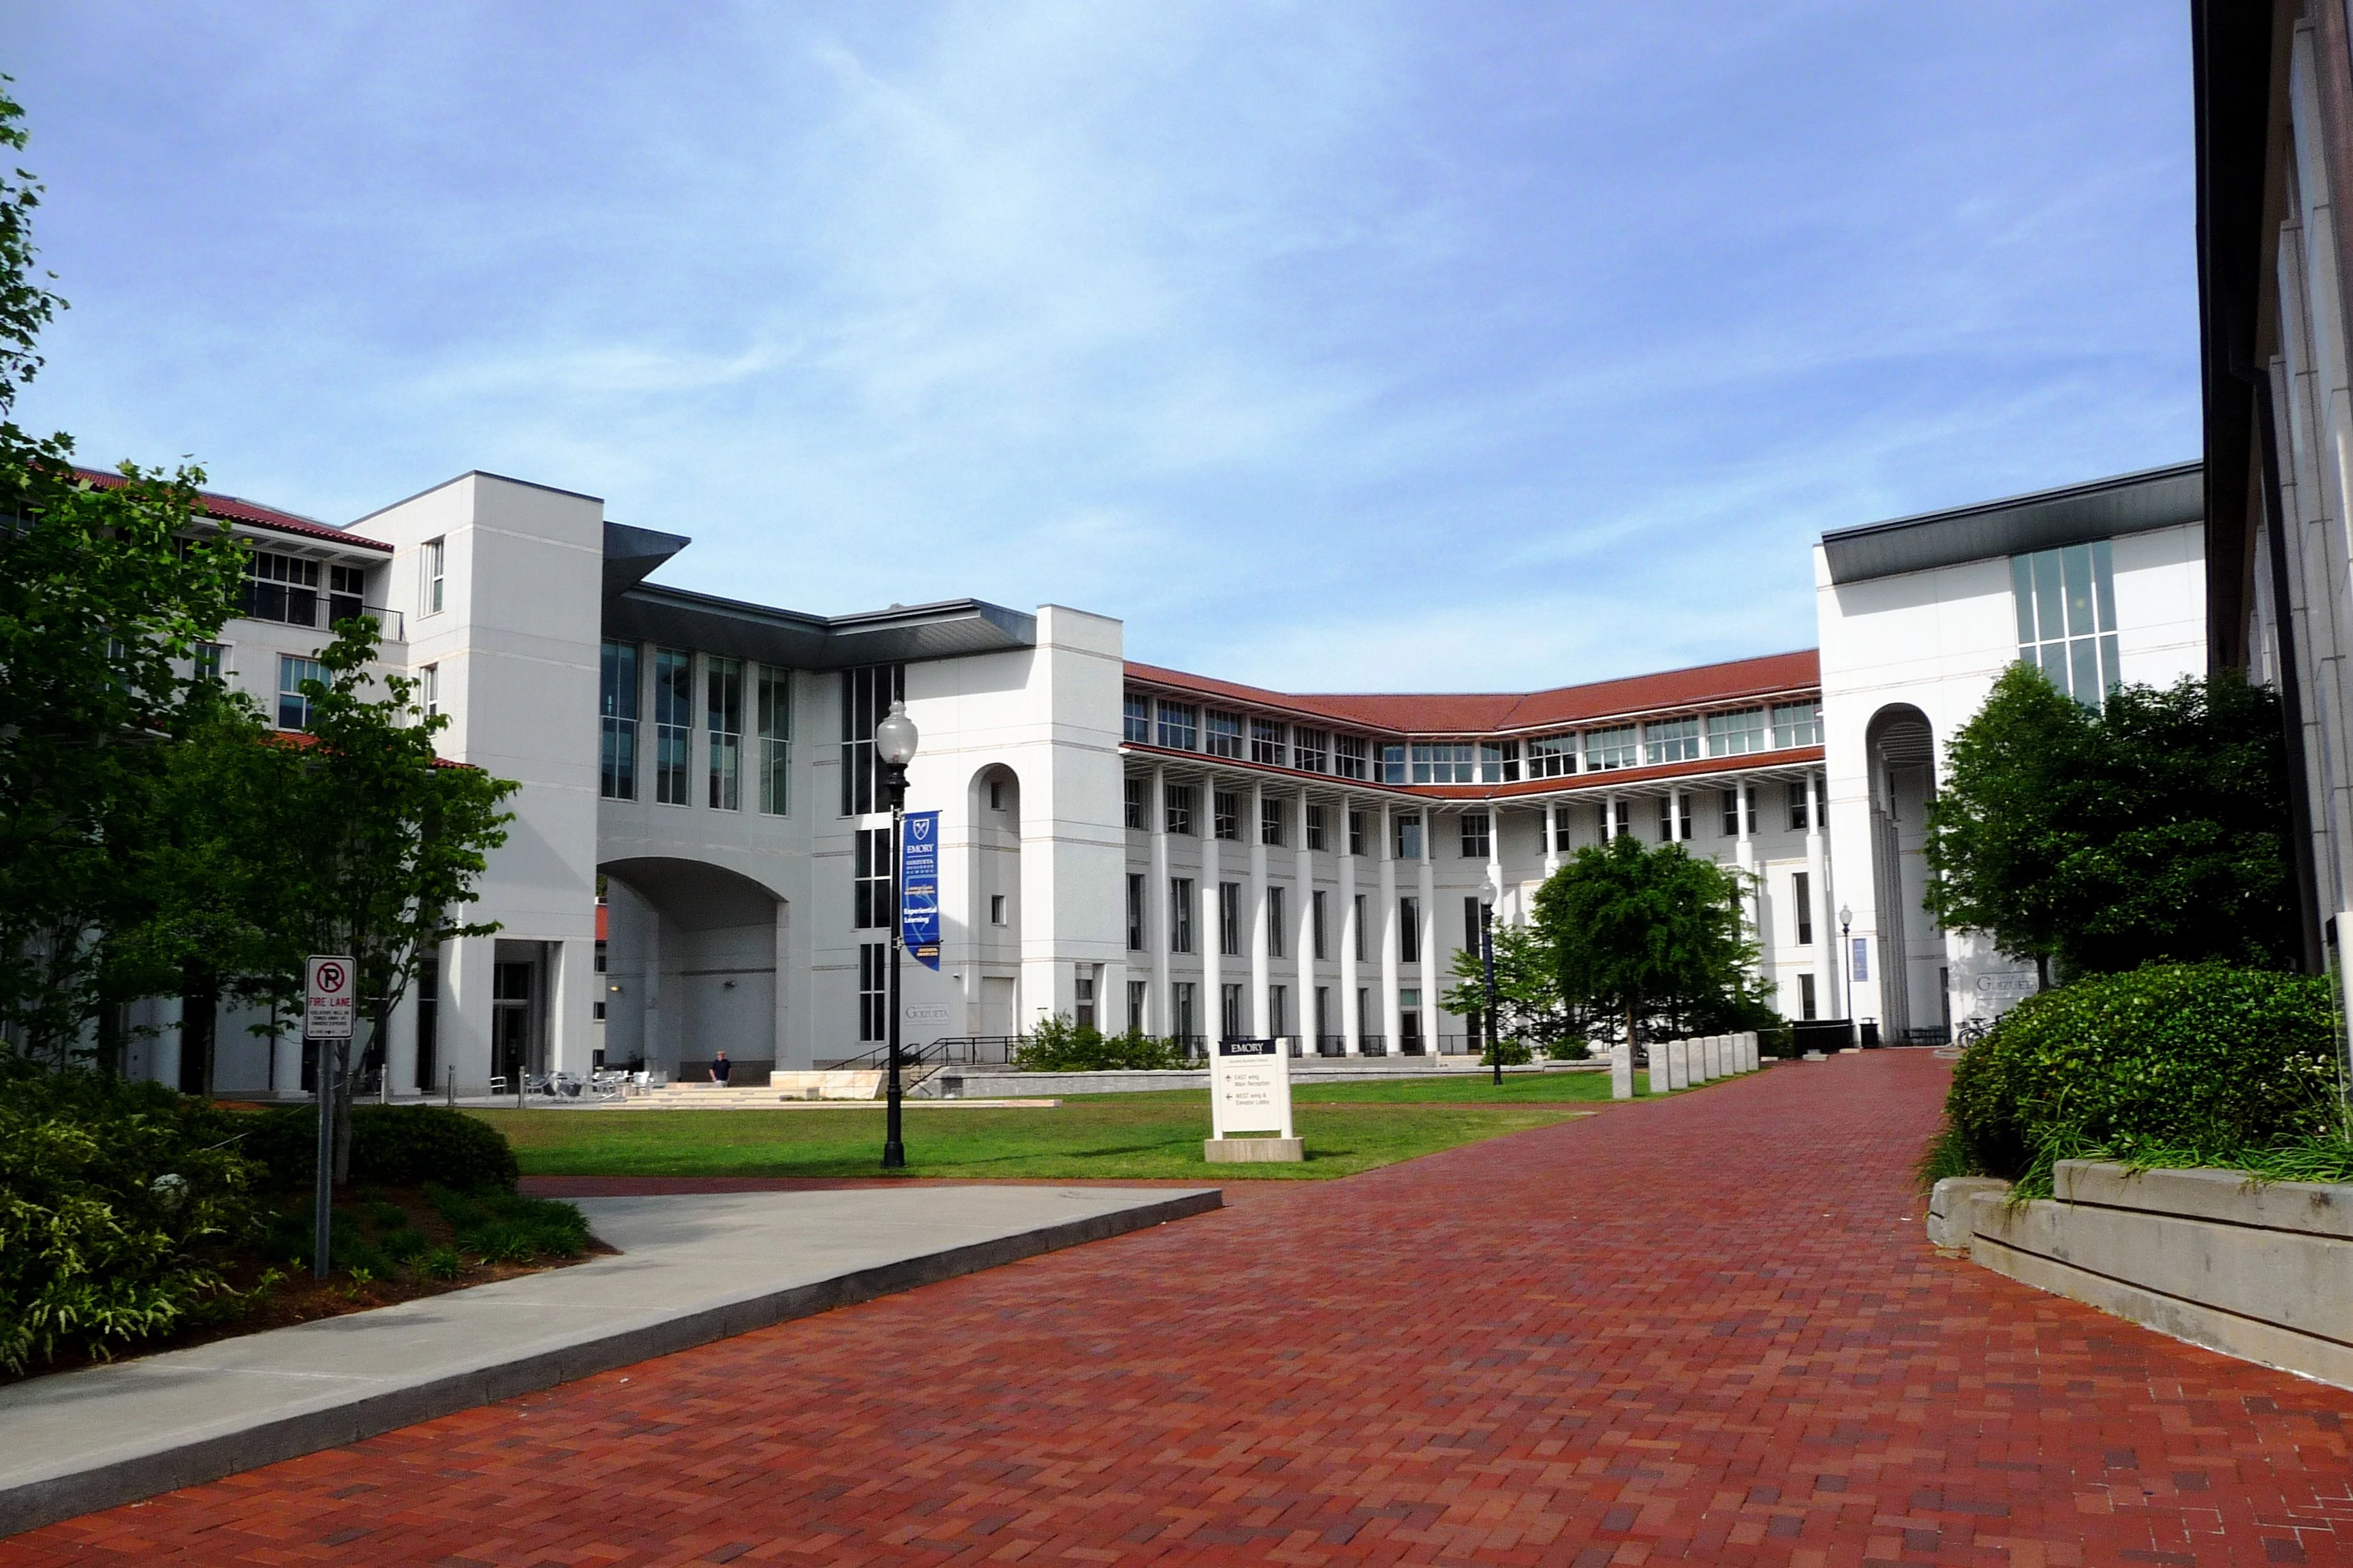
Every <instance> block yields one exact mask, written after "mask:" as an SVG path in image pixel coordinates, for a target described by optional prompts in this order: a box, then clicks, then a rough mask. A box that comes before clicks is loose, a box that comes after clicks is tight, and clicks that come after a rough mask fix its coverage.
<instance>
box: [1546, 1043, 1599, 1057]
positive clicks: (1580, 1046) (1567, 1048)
mask: <svg viewBox="0 0 2353 1568" xmlns="http://www.w3.org/2000/svg"><path fill="white" fill-rule="evenodd" d="M1545 1055H1546V1057H1549V1058H1551V1059H1552V1060H1554V1061H1556V1062H1581V1061H1589V1060H1590V1059H1592V1057H1593V1047H1590V1046H1588V1044H1586V1043H1585V1042H1584V1041H1583V1040H1553V1041H1550V1042H1548V1043H1547V1044H1546V1046H1545Z"/></svg>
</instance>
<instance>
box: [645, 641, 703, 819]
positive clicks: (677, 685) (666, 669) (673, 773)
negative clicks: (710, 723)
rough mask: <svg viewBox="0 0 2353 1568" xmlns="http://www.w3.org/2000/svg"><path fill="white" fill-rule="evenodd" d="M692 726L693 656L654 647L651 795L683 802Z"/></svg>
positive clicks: (669, 802)
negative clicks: (652, 782) (652, 771)
mask: <svg viewBox="0 0 2353 1568" xmlns="http://www.w3.org/2000/svg"><path fill="white" fill-rule="evenodd" d="M693 726H694V656H693V655H692V654H691V653H689V652H687V651H686V650H685V649H684V648H677V647H658V648H656V649H654V799H655V800H657V801H659V802H660V803H661V804H662V805H685V804H686V803H687V796H686V743H687V737H688V735H689V734H690V733H691V731H692V729H693Z"/></svg>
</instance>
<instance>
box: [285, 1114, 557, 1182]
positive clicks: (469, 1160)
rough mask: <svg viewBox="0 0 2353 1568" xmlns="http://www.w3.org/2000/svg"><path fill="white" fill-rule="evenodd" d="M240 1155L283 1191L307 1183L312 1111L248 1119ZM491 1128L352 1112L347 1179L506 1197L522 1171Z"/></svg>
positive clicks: (314, 1135)
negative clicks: (265, 1170)
mask: <svg viewBox="0 0 2353 1568" xmlns="http://www.w3.org/2000/svg"><path fill="white" fill-rule="evenodd" d="M240 1125H241V1127H242V1128H243V1130H244V1132H245V1138H244V1144H243V1147H244V1150H245V1152H247V1153H248V1155H250V1156H251V1157H253V1158H254V1159H256V1160H259V1161H260V1162H261V1163H263V1164H264V1165H266V1166H267V1167H269V1179H270V1180H271V1181H272V1182H273V1183H275V1184H278V1185H279V1186H281V1187H299V1186H307V1185H308V1184H310V1183H311V1181H312V1180H313V1178H314V1173H315V1172H316V1170H317V1164H318V1158H319V1152H318V1150H319V1142H318V1140H319V1117H318V1112H317V1110H315V1109H314V1108H312V1107H311V1106H287V1107H282V1108H280V1109H279V1110H265V1111H261V1112H259V1113H255V1114H250V1115H248V1118H247V1119H246V1120H245V1121H243V1122H242V1123H240ZM520 1174H521V1171H520V1169H519V1168H518V1167H517V1166H516V1164H515V1157H514V1151H513V1150H512V1149H510V1148H509V1147H507V1141H506V1139H505V1138H503V1137H502V1136H501V1135H500V1133H499V1131H498V1129H497V1128H495V1127H492V1126H491V1124H490V1123H489V1122H487V1121H479V1120H477V1119H476V1118H474V1117H471V1116H468V1115H467V1114H465V1113H464V1112H463V1111H458V1110H447V1109H445V1108H443V1107H441V1106H438V1105H355V1106H353V1107H352V1180H353V1182H355V1183H362V1182H364V1183H375V1184H381V1185H385V1186H396V1187H417V1186H422V1185H424V1184H426V1183H427V1182H438V1183H440V1184H443V1185H445V1186H449V1187H455V1188H459V1189H460V1190H463V1191H471V1190H473V1189H475V1188H477V1187H492V1188H496V1189H498V1190H499V1191H501V1192H512V1191H513V1190H514V1184H515V1179H516V1177H517V1176H519V1175H520Z"/></svg>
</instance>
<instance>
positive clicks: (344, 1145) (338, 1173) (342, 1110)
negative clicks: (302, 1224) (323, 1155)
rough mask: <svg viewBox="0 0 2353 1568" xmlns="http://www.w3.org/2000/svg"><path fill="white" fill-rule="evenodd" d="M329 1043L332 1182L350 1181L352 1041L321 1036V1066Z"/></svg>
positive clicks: (323, 1064)
mask: <svg viewBox="0 0 2353 1568" xmlns="http://www.w3.org/2000/svg"><path fill="white" fill-rule="evenodd" d="M331 1046H332V1047H333V1049H334V1053H335V1062H336V1064H337V1070H336V1073H335V1101H334V1115H335V1185H337V1186H339V1187H347V1186H350V1185H351V1184H352V1043H351V1042H350V1041H349V1040H332V1041H328V1040H322V1041H321V1042H320V1044H319V1049H320V1052H321V1056H320V1058H319V1064H320V1067H321V1068H322V1069H323V1068H325V1066H326V1056H325V1054H324V1053H325V1052H326V1051H327V1049H328V1048H329V1047H331Z"/></svg>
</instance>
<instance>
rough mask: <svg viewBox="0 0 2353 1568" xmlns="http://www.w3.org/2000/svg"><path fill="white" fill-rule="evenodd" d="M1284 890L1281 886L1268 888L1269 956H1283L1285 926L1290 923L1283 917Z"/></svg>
mask: <svg viewBox="0 0 2353 1568" xmlns="http://www.w3.org/2000/svg"><path fill="white" fill-rule="evenodd" d="M1284 891H1285V889H1282V888H1279V887H1276V888H1269V889H1267V890H1266V955H1267V956H1268V957H1269V958H1281V957H1282V932H1283V928H1284V927H1285V926H1287V925H1288V924H1290V922H1289V921H1286V920H1285V919H1284V918H1283V914H1284V910H1283V907H1282V906H1283V903H1284V901H1285V900H1284V898H1283V894H1284Z"/></svg>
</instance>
